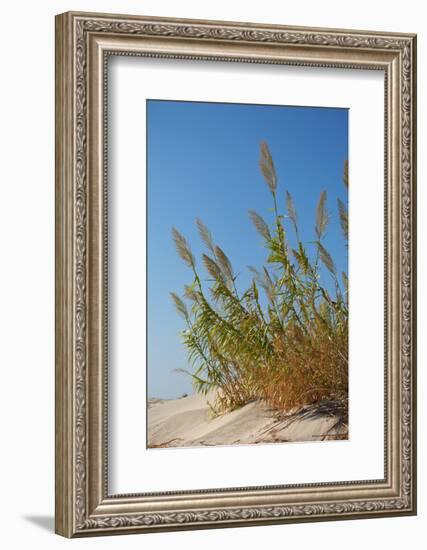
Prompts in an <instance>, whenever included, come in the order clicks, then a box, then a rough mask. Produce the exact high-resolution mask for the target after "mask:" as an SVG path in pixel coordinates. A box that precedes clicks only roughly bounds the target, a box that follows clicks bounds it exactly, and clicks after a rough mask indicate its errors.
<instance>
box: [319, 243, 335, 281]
mask: <svg viewBox="0 0 427 550" xmlns="http://www.w3.org/2000/svg"><path fill="white" fill-rule="evenodd" d="M317 246H318V248H319V254H320V259H321V260H322V263H323V264H324V266H325V267H326V269H327V270H328V271H329V272H330V273H331V274H332V275H336V272H337V270H336V268H335V264H334V261H333V260H332V256H331V255H330V254H329V252H328V251H327V250H326V248H325V247H324V246H323V244H322V243H321V242H318V243H317Z"/></svg>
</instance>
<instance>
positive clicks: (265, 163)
mask: <svg viewBox="0 0 427 550" xmlns="http://www.w3.org/2000/svg"><path fill="white" fill-rule="evenodd" d="M259 165H260V168H261V172H262V174H263V176H264V178H265V181H266V182H267V185H268V188H269V189H270V191H271V193H272V194H273V195H274V194H275V193H276V188H277V177H276V169H275V167H274V162H273V159H272V157H271V153H270V149H269V148H268V145H267V143H266V142H265V141H262V142H261V157H260V159H259Z"/></svg>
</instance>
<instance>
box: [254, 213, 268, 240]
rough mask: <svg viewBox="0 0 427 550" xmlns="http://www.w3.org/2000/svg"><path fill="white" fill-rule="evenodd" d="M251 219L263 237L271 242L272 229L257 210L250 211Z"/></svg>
mask: <svg viewBox="0 0 427 550" xmlns="http://www.w3.org/2000/svg"><path fill="white" fill-rule="evenodd" d="M249 217H250V218H251V220H252V223H253V224H254V226H255V229H256V230H257V231H258V233H259V234H260V235H261V237H263V238H264V239H265V240H266V241H269V240H270V239H271V234H270V229H269V227H268V225H267V223H266V222H265V221H264V219H263V218H262V217H261V216H260V215H259V214H257V213H256V212H255V210H249Z"/></svg>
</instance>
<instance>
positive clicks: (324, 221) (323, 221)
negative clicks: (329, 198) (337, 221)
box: [316, 191, 329, 240]
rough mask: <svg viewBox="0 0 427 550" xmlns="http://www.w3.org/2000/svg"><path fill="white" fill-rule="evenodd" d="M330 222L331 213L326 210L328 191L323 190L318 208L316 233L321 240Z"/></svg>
mask: <svg viewBox="0 0 427 550" xmlns="http://www.w3.org/2000/svg"><path fill="white" fill-rule="evenodd" d="M328 223H329V213H328V211H327V210H326V191H322V192H321V193H320V197H319V201H318V203H317V208H316V235H317V238H318V239H319V240H320V239H321V238H322V236H323V235H324V234H325V231H326V228H327V226H328Z"/></svg>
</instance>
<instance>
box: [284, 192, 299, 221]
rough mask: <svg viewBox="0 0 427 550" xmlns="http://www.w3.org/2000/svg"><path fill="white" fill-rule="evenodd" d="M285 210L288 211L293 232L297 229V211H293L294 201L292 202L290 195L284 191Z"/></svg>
mask: <svg viewBox="0 0 427 550" xmlns="http://www.w3.org/2000/svg"><path fill="white" fill-rule="evenodd" d="M286 208H287V210H288V216H289V218H290V219H291V221H292V223H293V224H294V228H295V231H297V228H298V218H297V211H296V210H295V206H294V201H293V200H292V195H291V194H290V193H289V191H286Z"/></svg>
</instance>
